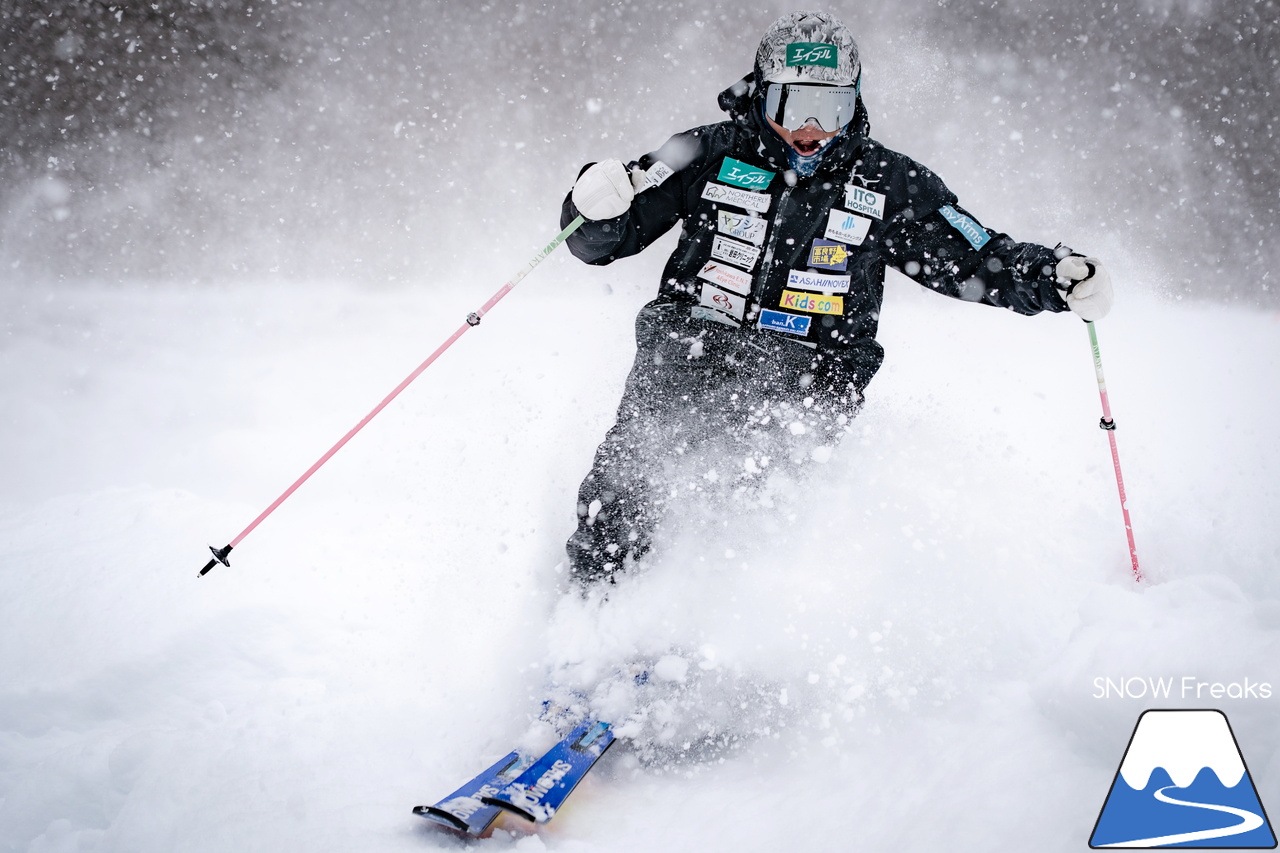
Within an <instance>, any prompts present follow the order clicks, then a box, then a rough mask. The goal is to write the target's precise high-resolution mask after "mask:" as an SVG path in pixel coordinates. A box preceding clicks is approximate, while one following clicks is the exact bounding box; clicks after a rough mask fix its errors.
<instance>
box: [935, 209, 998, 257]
mask: <svg viewBox="0 0 1280 853" xmlns="http://www.w3.org/2000/svg"><path fill="white" fill-rule="evenodd" d="M938 212H939V213H941V214H942V216H943V218H945V219H946V220H947V221H948V222H950V223H951V227H952V228H954V229H956V230H957V231H959V232H960V235H961V236H962V237H964V238H965V239H966V240H968V241H969V245H970V246H973V248H975V249H981V248H982V247H983V246H985V245H987V241H988V240H990V239H991V235H990V234H988V233H987V230H986V229H985V228H983V227H982V226H981V225H979V224H978V223H977V222H975V221H974V220H973V219H971V218H970V217H968V216H965V215H964V214H963V213H961V212H960V211H958V210H956V209H955V208H954V207H952V206H951V205H949V204H944V205H943V206H942V207H940V208H938Z"/></svg>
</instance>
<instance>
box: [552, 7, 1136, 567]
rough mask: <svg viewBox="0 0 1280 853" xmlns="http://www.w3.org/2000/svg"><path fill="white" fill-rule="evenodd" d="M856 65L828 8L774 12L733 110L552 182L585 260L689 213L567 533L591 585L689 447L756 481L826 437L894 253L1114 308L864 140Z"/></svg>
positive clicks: (994, 289)
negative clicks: (628, 158)
mask: <svg viewBox="0 0 1280 853" xmlns="http://www.w3.org/2000/svg"><path fill="white" fill-rule="evenodd" d="M861 78H862V65H861V62H860V60H859V56H858V46H857V44H856V43H855V42H854V39H853V36H852V34H851V33H850V32H849V30H848V29H847V28H846V27H845V26H844V25H843V24H842V23H840V21H838V20H836V19H835V18H834V17H832V16H830V15H827V14H821V13H812V12H795V13H792V14H789V15H785V16H783V17H782V18H780V19H779V20H778V21H776V22H775V23H774V24H773V25H772V26H771V27H770V28H769V30H768V31H767V32H766V33H765V35H764V38H763V40H762V41H761V42H760V47H759V49H758V51H757V53H756V59H755V68H754V70H753V72H752V73H751V74H748V75H747V76H745V77H744V78H743V79H742V80H740V81H739V82H737V83H735V84H734V85H733V86H731V87H730V88H729V89H727V90H725V91H724V92H722V93H720V96H719V104H720V107H721V108H722V109H723V110H725V111H726V112H727V113H728V114H729V120H727V121H722V122H720V123H718V124H711V125H706V126H703V127H698V128H695V129H693V130H689V131H685V132H684V133H679V134H676V135H675V136H674V137H672V138H671V139H670V140H669V141H668V142H667V143H666V144H665V145H663V146H662V147H661V148H659V149H658V150H657V151H655V152H653V153H650V154H646V155H644V156H643V157H641V158H640V159H639V160H637V161H632V162H631V163H629V164H628V165H625V166H624V165H623V164H622V163H621V162H619V161H618V160H604V161H602V162H599V163H594V164H590V165H588V166H587V167H585V168H584V169H583V170H582V172H581V173H580V174H579V176H578V179H577V181H576V182H575V184H574V186H573V189H572V191H571V192H570V194H569V195H568V197H567V198H566V199H565V201H564V207H563V211H562V214H561V225H562V226H565V225H568V224H569V223H570V222H571V221H572V220H573V219H574V218H575V217H577V216H578V215H579V214H581V215H582V216H583V217H584V218H585V220H586V222H585V223H584V224H583V225H582V226H581V227H580V228H579V229H578V230H577V231H576V232H575V233H574V234H573V235H572V236H571V237H570V238H569V240H568V244H569V248H570V250H571V251H572V252H573V254H574V255H575V256H576V257H578V258H579V259H581V260H583V261H585V262H587V263H589V264H608V263H611V262H613V261H615V260H617V259H618V258H623V257H627V256H629V255H633V254H635V253H637V252H639V251H641V250H643V249H644V248H645V247H646V246H648V245H649V244H650V243H652V242H654V241H655V240H656V239H658V238H659V237H660V236H661V235H662V234H664V233H665V232H666V231H668V230H669V229H670V228H671V227H672V226H674V225H675V224H676V223H677V222H680V223H682V227H681V232H680V241H679V244H678V245H677V247H676V250H675V252H674V253H673V254H672V255H671V257H670V259H669V260H668V261H667V265H666V268H665V270H664V271H663V274H662V282H661V284H660V286H659V292H658V296H657V298H655V299H654V300H653V301H651V302H650V303H648V304H647V305H646V306H645V307H644V308H643V309H641V311H640V313H639V316H638V317H637V318H636V346H637V352H636V358H635V364H634V366H633V367H632V369H631V373H630V375H629V376H628V378H627V383H626V389H625V391H624V393H623V396H622V401H621V404H620V405H619V408H618V414H617V420H616V423H615V424H614V426H613V427H612V428H611V429H610V430H609V432H608V434H607V435H606V437H605V439H604V442H603V443H602V444H601V445H600V447H599V449H598V450H597V452H596V454H595V460H594V464H593V465H592V468H591V471H590V473H589V474H588V475H587V477H586V479H585V480H584V481H583V482H582V486H581V488H580V490H579V493H578V507H577V512H578V526H577V530H576V531H575V532H574V533H573V535H572V536H571V537H570V539H569V542H568V545H567V551H568V555H569V570H570V571H569V573H570V577H571V578H572V579H573V580H574V581H576V582H578V583H579V584H581V585H582V586H583V587H584V588H586V587H589V586H590V585H592V584H594V583H595V582H598V581H602V580H605V581H610V582H611V581H613V580H614V578H615V575H616V574H617V573H618V572H619V571H622V570H625V569H626V568H627V567H628V566H630V565H631V564H633V563H634V562H635V561H636V560H637V559H639V558H640V557H642V556H643V555H644V554H645V553H646V551H648V550H649V548H650V547H651V546H652V537H653V531H654V528H655V526H656V525H657V523H658V522H659V521H660V520H662V519H663V517H664V515H665V513H666V510H667V508H668V506H669V504H670V503H671V499H672V494H673V492H678V491H679V489H680V488H681V487H682V484H684V483H687V482H688V481H689V478H687V477H685V478H676V477H673V476H672V472H673V471H676V470H680V464H681V463H687V461H688V460H689V459H692V458H700V457H699V454H700V453H705V452H707V451H709V450H710V451H715V450H720V451H726V450H727V451H731V452H730V453H728V454H727V455H722V456H720V457H714V456H713V457H711V458H712V459H717V458H719V459H723V458H736V459H737V460H740V461H741V469H742V470H740V471H738V472H736V476H735V477H726V479H727V480H730V481H734V480H741V479H746V480H748V481H750V480H751V479H752V478H753V477H758V475H759V474H760V473H761V472H763V471H765V470H767V469H769V466H770V465H773V467H774V468H777V467H778V466H779V465H782V466H784V467H785V466H799V465H803V464H804V462H805V460H806V459H807V458H808V457H810V456H813V455H814V454H815V453H818V454H820V453H822V452H823V451H822V448H824V447H830V446H831V445H832V444H834V442H835V441H836V440H838V438H839V436H840V435H841V434H842V433H843V432H844V431H845V430H846V429H847V428H848V425H849V422H850V420H851V419H852V418H853V417H854V416H855V415H856V413H857V411H858V409H859V407H860V406H861V404H862V401H863V391H864V389H865V388H866V386H867V383H868V382H870V381H871V378H872V377H873V376H874V375H875V373H876V371H877V370H878V369H879V367H880V364H881V361H882V360H883V357H884V351H883V349H882V348H881V346H880V345H879V344H878V343H877V342H876V327H877V321H878V317H879V312H880V304H881V300H882V296H883V289H884V274H885V267H886V266H892V267H893V268H894V269H897V270H899V271H900V272H902V273H904V274H905V275H907V276H908V277H910V278H912V279H914V280H915V281H917V282H919V283H921V284H922V285H925V286H927V287H929V288H931V289H933V290H936V291H937V292H939V293H942V294H945V295H947V296H951V297H954V298H957V299H963V300H966V301H971V302H981V303H984V304H986V305H992V306H995V307H999V308H1007V309H1010V310H1012V311H1016V312H1018V313H1020V314H1036V313H1039V312H1041V311H1051V312H1062V311H1067V310H1071V311H1074V312H1075V313H1076V314H1077V315H1078V316H1080V317H1081V318H1082V319H1085V320H1096V319H1099V318H1101V317H1102V316H1103V315H1104V314H1106V313H1107V311H1108V309H1109V308H1110V304H1111V300H1112V292H1111V284H1110V278H1109V276H1108V274H1107V272H1106V270H1105V268H1104V267H1103V266H1102V264H1101V263H1100V262H1099V261H1098V260H1097V259H1096V258H1086V257H1083V256H1081V255H1078V254H1076V253H1074V252H1072V251H1071V250H1070V249H1065V248H1058V249H1056V250H1055V249H1050V248H1047V247H1045V246H1040V245H1036V244H1033V243H1018V242H1015V241H1013V240H1012V239H1011V238H1010V237H1008V236H1007V235H1005V234H1002V233H998V232H995V231H993V230H990V229H988V228H986V227H985V226H983V225H982V224H980V223H979V222H978V220H977V219H976V218H975V217H974V216H973V215H972V214H970V213H969V212H968V211H966V210H965V209H964V208H963V207H961V206H960V205H959V204H958V203H957V200H956V196H955V195H954V194H953V193H952V192H951V191H950V190H949V189H948V188H947V187H946V185H945V184H944V183H943V182H942V181H941V179H939V178H938V177H937V176H936V175H935V174H934V173H933V172H931V171H930V170H929V169H927V168H925V167H924V166H922V165H920V164H919V163H917V162H915V161H914V160H912V159H910V158H909V157H906V156H904V155H902V154H899V153H897V152H895V151H891V150H889V149H887V148H885V147H884V146H883V145H881V144H880V143H878V142H876V141H875V140H874V139H872V138H871V137H870V135H869V123H868V116H867V110H866V107H865V105H864V104H863V101H862V96H861V88H862V86H861V83H862V79H861ZM708 464H709V465H710V464H711V463H708ZM721 467H723V465H721ZM717 478H718V474H716V475H709V476H708V477H707V479H708V480H714V479H717ZM731 484H732V483H730V485H731Z"/></svg>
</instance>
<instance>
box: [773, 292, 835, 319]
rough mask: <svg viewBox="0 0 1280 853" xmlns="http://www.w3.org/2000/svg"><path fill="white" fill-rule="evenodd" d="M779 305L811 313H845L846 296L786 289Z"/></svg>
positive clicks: (791, 309)
mask: <svg viewBox="0 0 1280 853" xmlns="http://www.w3.org/2000/svg"><path fill="white" fill-rule="evenodd" d="M779 307H780V308H786V309H787V310H788V311H807V312H808V313H810V314H843V313H844V297H841V296H825V295H823V294H821V293H797V292H796V291H794V290H784V291H782V304H781V305H780V306H779Z"/></svg>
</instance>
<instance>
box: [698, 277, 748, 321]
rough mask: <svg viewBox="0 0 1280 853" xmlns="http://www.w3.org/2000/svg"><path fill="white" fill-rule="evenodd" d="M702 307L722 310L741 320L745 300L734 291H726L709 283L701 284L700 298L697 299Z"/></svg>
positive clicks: (745, 305) (745, 311)
mask: <svg viewBox="0 0 1280 853" xmlns="http://www.w3.org/2000/svg"><path fill="white" fill-rule="evenodd" d="M699 302H700V303H701V304H702V306H703V307H704V308H714V309H716V310H717V311H723V312H724V313H726V314H728V315H729V316H730V317H732V318H734V319H735V320H741V319H742V315H743V314H745V313H747V300H746V299H744V298H742V297H741V296H738V295H737V294H735V293H727V292H725V291H723V290H721V289H720V288H718V287H712V286H711V285H709V284H704V285H702V298H701V299H700V300H699Z"/></svg>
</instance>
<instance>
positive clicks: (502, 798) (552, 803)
mask: <svg viewBox="0 0 1280 853" xmlns="http://www.w3.org/2000/svg"><path fill="white" fill-rule="evenodd" d="M612 743H613V731H612V730H611V729H610V726H609V724H608V723H601V722H598V721H596V720H588V721H587V722H585V723H582V724H581V725H579V726H578V727H577V728H576V729H574V730H573V731H572V732H570V733H569V734H568V736H567V737H565V738H564V740H562V741H560V742H559V743H558V744H556V745H555V746H553V747H552V748H551V750H550V751H549V752H547V754H546V755H544V756H542V757H541V758H539V759H538V760H537V761H535V762H534V763H533V765H532V766H531V767H529V768H528V769H527V770H525V771H524V772H523V773H521V774H520V775H519V776H518V777H516V779H514V780H513V781H511V782H510V783H509V784H508V785H506V787H504V788H502V790H501V791H495V792H494V793H492V794H486V795H483V796H481V797H480V800H481V802H483V803H486V804H488V805H490V806H496V807H498V808H501V809H505V810H507V811H509V812H512V813H514V814H517V815H519V816H520V817H522V818H524V819H525V820H531V821H534V822H536V823H546V822H547V821H549V820H551V818H552V817H553V816H554V815H555V813H556V809H558V808H560V806H561V804H563V803H564V801H565V798H566V797H568V796H569V795H570V794H571V793H573V789H574V788H576V787H577V785H578V783H579V782H581V781H582V777H583V776H586V775H587V771H588V770H590V769H591V767H592V765H594V764H595V763H596V761H597V760H599V758H600V756H602V755H604V752H605V750H606V749H608V748H609V746H610V745H611V744H612Z"/></svg>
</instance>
